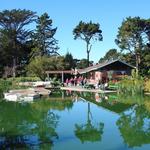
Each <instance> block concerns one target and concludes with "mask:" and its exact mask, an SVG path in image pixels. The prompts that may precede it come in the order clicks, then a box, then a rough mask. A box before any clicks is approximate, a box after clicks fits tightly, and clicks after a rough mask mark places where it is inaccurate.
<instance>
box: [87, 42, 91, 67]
mask: <svg viewBox="0 0 150 150" xmlns="http://www.w3.org/2000/svg"><path fill="white" fill-rule="evenodd" d="M86 52H87V67H89V64H90V63H89V59H90V56H89V53H90V52H89V43H88V42H87V45H86Z"/></svg>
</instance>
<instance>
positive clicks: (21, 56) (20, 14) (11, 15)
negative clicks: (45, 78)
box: [0, 9, 35, 76]
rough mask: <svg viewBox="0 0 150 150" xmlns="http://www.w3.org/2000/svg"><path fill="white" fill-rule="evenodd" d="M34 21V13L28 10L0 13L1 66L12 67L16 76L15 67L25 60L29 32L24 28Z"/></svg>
mask: <svg viewBox="0 0 150 150" xmlns="http://www.w3.org/2000/svg"><path fill="white" fill-rule="evenodd" d="M33 21H35V13H34V12H32V11H30V10H25V9H24V10H21V9H17V10H16V9H13V10H4V11H2V12H0V53H1V56H2V57H1V58H2V60H1V61H2V64H3V66H9V67H12V68H13V69H12V71H13V75H14V76H16V69H17V66H19V65H23V64H24V63H25V62H26V60H25V59H27V54H28V53H27V52H28V50H27V47H26V44H27V41H29V39H30V35H31V31H29V30H28V29H27V28H26V26H27V25H29V24H30V23H32V22H33Z"/></svg>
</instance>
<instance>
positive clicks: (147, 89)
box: [144, 79, 150, 92]
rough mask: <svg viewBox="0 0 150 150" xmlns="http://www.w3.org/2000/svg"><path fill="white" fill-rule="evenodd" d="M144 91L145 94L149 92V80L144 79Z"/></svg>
mask: <svg viewBox="0 0 150 150" xmlns="http://www.w3.org/2000/svg"><path fill="white" fill-rule="evenodd" d="M144 90H145V91H146V92H150V79H146V81H145V84H144Z"/></svg>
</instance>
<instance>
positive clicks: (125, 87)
mask: <svg viewBox="0 0 150 150" xmlns="http://www.w3.org/2000/svg"><path fill="white" fill-rule="evenodd" d="M143 92H144V80H143V78H142V77H140V76H139V75H138V72H137V71H135V70H133V71H132V76H130V77H127V78H124V79H123V80H121V81H120V82H119V84H118V93H120V94H129V95H135V94H140V95H141V94H143Z"/></svg>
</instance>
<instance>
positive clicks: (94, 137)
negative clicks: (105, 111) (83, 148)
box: [75, 102, 104, 143]
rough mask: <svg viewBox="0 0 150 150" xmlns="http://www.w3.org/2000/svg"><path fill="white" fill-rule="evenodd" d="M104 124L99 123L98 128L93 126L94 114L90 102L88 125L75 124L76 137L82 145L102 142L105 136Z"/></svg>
mask: <svg viewBox="0 0 150 150" xmlns="http://www.w3.org/2000/svg"><path fill="white" fill-rule="evenodd" d="M103 128H104V123H102V122H101V123H99V124H98V125H97V126H96V125H95V123H93V124H92V114H91V111H90V103H89V102H88V112H87V122H86V124H75V135H76V137H77V138H79V139H80V141H81V142H82V143H84V142H87V141H90V142H96V141H101V138H102V134H103Z"/></svg>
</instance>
